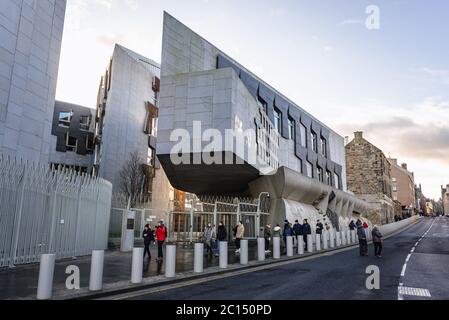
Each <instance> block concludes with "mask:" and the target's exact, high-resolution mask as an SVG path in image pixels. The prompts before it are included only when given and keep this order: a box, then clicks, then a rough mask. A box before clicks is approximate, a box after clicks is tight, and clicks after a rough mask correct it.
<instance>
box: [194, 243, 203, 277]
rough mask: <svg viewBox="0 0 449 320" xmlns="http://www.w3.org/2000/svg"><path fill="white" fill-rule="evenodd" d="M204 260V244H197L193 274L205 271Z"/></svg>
mask: <svg viewBox="0 0 449 320" xmlns="http://www.w3.org/2000/svg"><path fill="white" fill-rule="evenodd" d="M203 259H204V243H195V256H194V264H193V272H195V273H201V272H203V271H204V264H203Z"/></svg>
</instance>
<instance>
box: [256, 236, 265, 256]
mask: <svg viewBox="0 0 449 320" xmlns="http://www.w3.org/2000/svg"><path fill="white" fill-rule="evenodd" d="M257 260H258V261H265V239H264V238H257Z"/></svg>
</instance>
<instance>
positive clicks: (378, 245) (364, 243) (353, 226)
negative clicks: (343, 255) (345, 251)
mask: <svg viewBox="0 0 449 320" xmlns="http://www.w3.org/2000/svg"><path fill="white" fill-rule="evenodd" d="M368 227H369V226H368V224H367V223H366V222H363V223H362V221H361V220H360V219H358V220H357V222H355V223H354V221H352V220H351V222H350V223H349V229H350V230H357V237H358V239H359V248H360V255H361V256H368V240H367V237H366V231H365V230H366V229H368ZM371 235H372V238H373V244H374V255H375V256H376V257H378V258H382V255H381V254H382V244H383V239H382V237H383V236H382V233H380V230H379V228H378V227H377V226H374V228H373V230H372V231H371Z"/></svg>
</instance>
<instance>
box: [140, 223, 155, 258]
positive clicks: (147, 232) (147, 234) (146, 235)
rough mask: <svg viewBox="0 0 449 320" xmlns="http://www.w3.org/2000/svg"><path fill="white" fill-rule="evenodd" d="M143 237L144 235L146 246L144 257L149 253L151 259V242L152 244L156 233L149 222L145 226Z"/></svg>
mask: <svg viewBox="0 0 449 320" xmlns="http://www.w3.org/2000/svg"><path fill="white" fill-rule="evenodd" d="M142 237H143V244H144V246H145V248H144V250H143V257H144V258H145V256H146V255H147V254H148V259H150V260H151V252H150V244H151V242H154V234H153V230H151V228H150V225H149V224H147V225H145V228H144V229H143V233H142Z"/></svg>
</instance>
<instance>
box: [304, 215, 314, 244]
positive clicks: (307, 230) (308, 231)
mask: <svg viewBox="0 0 449 320" xmlns="http://www.w3.org/2000/svg"><path fill="white" fill-rule="evenodd" d="M309 234H312V228H311V227H310V224H309V222H308V221H307V219H304V223H303V225H302V237H303V239H304V246H305V248H306V249H307V235H309Z"/></svg>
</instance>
